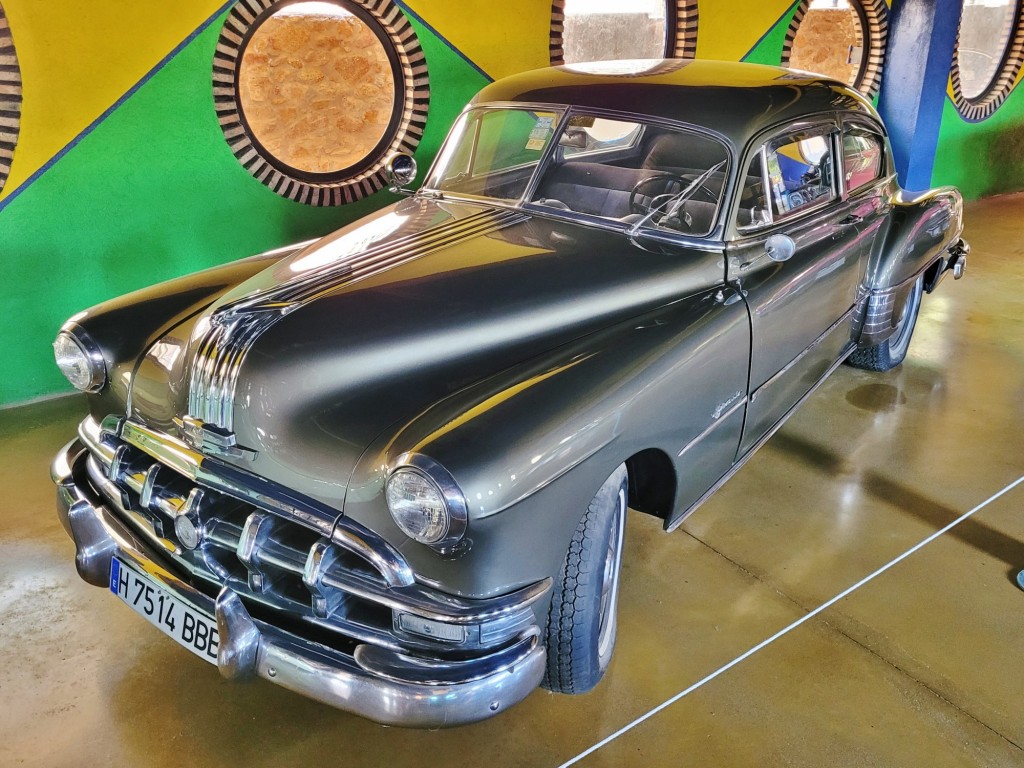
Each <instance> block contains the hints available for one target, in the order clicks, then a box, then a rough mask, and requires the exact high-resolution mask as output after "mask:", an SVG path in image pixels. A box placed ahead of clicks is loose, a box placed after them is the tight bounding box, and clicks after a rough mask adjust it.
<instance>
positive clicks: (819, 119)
mask: <svg viewBox="0 0 1024 768" xmlns="http://www.w3.org/2000/svg"><path fill="white" fill-rule="evenodd" d="M840 114H841V113H838V112H824V113H818V114H816V115H808V116H807V117H805V118H802V119H801V120H798V121H796V122H791V123H782V124H779V125H774V126H772V127H771V128H768V129H766V130H764V131H761V132H760V133H759V134H757V135H756V136H754V138H752V139H751V140H750V141H748V142H747V147H746V150H745V151H744V152H743V153H742V154H741V157H742V159H743V160H746V161H747V162H746V163H741V164H740V167H747V166H749V161H751V160H753V159H754V156H755V155H756V154H758V153H765V152H767V148H768V145H769V144H770V143H771V142H772V141H774V140H775V139H776V138H779V137H781V136H784V135H785V134H788V133H799V132H800V131H805V130H813V129H815V128H819V129H821V128H827V129H828V130H830V131H832V132H836V133H838V132H839V131H840V130H841V118H840ZM754 147H757V149H756V150H755V149H753V148H754ZM834 162H835V149H834V148H833V163H834ZM761 166H762V173H763V174H764V182H763V183H764V184H765V195H766V197H767V198H768V199H767V202H768V215H769V216H770V217H771V223H770V224H765V225H762V226H759V227H752V226H748V227H741V226H739V224H737V222H736V216H737V214H738V212H739V203H740V201H739V194H738V192H739V187H738V182H737V189H736V193H735V194H733V197H732V200H731V202H730V205H729V215H728V216H727V217H726V221H727V222H728V224H727V229H731V230H732V232H729V231H726V233H725V239H726V241H727V242H729V243H737V244H739V243H743V242H744V241H747V240H753V239H757V238H759V237H760V236H761V235H765V234H767V235H770V234H773V233H774V231H775V230H777V229H778V228H779V226H780V225H781V224H792V223H794V222H798V221H801V220H802V219H804V218H806V217H807V215H808V214H810V213H813V212H815V211H820V210H822V209H824V208H826V207H827V206H829V205H834V204H836V203H838V202H840V201H841V199H842V198H841V197H840V195H839V183H838V181H837V179H836V178H835V176H836V173H835V170H834V169H833V174H832V176H833V178H832V187H833V192H835V196H834V197H831V198H829V199H828V200H826V201H824V202H817V203H815V204H814V205H807V206H804V207H803V208H798V209H797V210H796V211H795V212H793V215H792V216H785V217H781V218H778V219H776V218H775V215H774V211H772V206H771V197H770V185H768V164H767V162H766V158H765V156H764V155H763V154H762V159H761Z"/></svg>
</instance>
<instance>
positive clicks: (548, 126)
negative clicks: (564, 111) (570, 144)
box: [526, 117, 555, 150]
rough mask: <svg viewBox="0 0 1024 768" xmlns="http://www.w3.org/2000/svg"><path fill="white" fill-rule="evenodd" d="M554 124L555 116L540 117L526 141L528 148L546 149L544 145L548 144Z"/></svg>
mask: <svg viewBox="0 0 1024 768" xmlns="http://www.w3.org/2000/svg"><path fill="white" fill-rule="evenodd" d="M554 124H555V118H553V117H538V118H537V122H536V123H535V124H534V126H533V130H532V131H530V136H529V138H528V139H527V141H526V148H527V149H533V150H540V149H544V145H545V144H547V142H548V139H549V138H550V137H551V132H552V128H553V127H554Z"/></svg>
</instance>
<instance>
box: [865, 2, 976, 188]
mask: <svg viewBox="0 0 1024 768" xmlns="http://www.w3.org/2000/svg"><path fill="white" fill-rule="evenodd" d="M960 10H961V4H960V0H893V3H892V11H891V13H890V14H889V43H888V47H887V50H886V56H885V69H884V71H883V72H882V87H881V90H880V92H879V96H878V111H879V112H880V113H881V115H882V119H883V120H885V125H886V127H887V128H888V129H889V138H890V140H891V141H892V151H893V155H894V160H895V161H896V172H897V174H898V175H899V179H900V184H901V185H903V187H904V188H906V189H908V190H914V191H918V190H922V189H927V188H928V187H929V186H931V180H932V167H933V166H934V164H935V149H936V147H937V146H938V143H939V124H940V122H941V121H942V107H943V104H944V103H945V100H946V83H947V81H948V80H949V70H950V67H951V66H952V62H953V49H954V47H955V46H956V33H957V28H958V27H959V25H960Z"/></svg>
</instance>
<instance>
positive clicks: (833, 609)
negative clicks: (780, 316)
mask: <svg viewBox="0 0 1024 768" xmlns="http://www.w3.org/2000/svg"><path fill="white" fill-rule="evenodd" d="M967 217H968V237H969V239H970V241H971V243H972V245H973V246H974V251H973V254H972V257H971V262H970V266H969V270H968V273H967V277H966V279H964V280H962V281H960V282H957V283H954V282H953V281H952V280H948V281H947V282H946V283H944V284H943V285H942V286H941V287H940V288H939V289H938V291H937V292H936V293H935V294H933V295H932V296H930V297H926V300H925V305H924V309H923V310H922V314H921V318H920V321H919V324H918V328H917V332H916V334H915V337H914V341H913V343H912V346H911V351H910V356H909V358H908V360H907V361H906V363H905V364H904V365H903V366H902V367H901V368H900V369H898V370H896V371H894V372H891V373H888V374H869V373H864V372H860V371H855V370H852V369H849V368H845V367H843V368H841V369H840V370H839V371H838V372H837V373H836V374H835V375H834V376H833V377H832V378H831V379H830V380H829V381H828V382H827V383H826V384H825V385H824V386H823V387H822V388H821V389H820V390H819V391H818V393H817V394H815V395H814V397H813V398H812V399H811V400H810V401H809V402H808V403H807V405H805V406H804V408H803V409H802V410H801V411H800V412H799V413H798V414H797V415H796V416H794V417H793V419H792V420H791V421H790V422H789V423H788V424H787V425H786V427H785V428H784V429H783V430H782V431H780V432H779V433H778V434H777V435H776V436H775V437H774V438H773V439H772V440H771V441H770V442H769V443H768V444H767V445H766V446H765V447H764V448H763V449H762V450H761V452H760V453H759V454H758V455H757V456H755V457H754V458H753V459H752V460H751V461H750V462H749V464H747V466H746V467H745V468H744V469H742V470H741V471H740V472H739V473H738V474H737V475H736V477H734V478H733V479H732V480H731V481H730V482H729V483H728V484H727V485H726V486H725V487H724V488H723V489H722V490H721V491H720V492H719V493H718V494H717V495H716V496H715V497H714V498H713V499H712V500H711V501H710V502H709V503H707V504H706V505H705V506H704V507H703V508H702V509H700V510H699V511H698V512H697V513H696V514H695V515H694V516H693V517H691V518H690V520H689V521H687V523H686V524H685V525H684V526H683V527H682V529H680V530H679V531H677V532H676V533H673V534H665V533H663V532H662V531H661V530H660V528H659V526H658V524H657V521H655V520H653V519H651V518H647V517H644V516H641V515H635V516H634V519H632V520H631V521H630V523H629V527H628V531H627V536H628V538H627V543H626V553H625V565H624V582H623V587H622V598H621V608H620V611H621V614H620V622H619V633H620V634H619V644H618V649H617V651H616V658H615V659H614V661H613V663H612V666H611V669H610V672H609V674H608V676H607V678H606V679H605V681H604V682H603V683H602V684H601V685H600V686H599V687H598V688H597V690H595V691H594V692H593V693H591V694H589V695H587V696H582V697H567V696H555V695H552V694H550V693H547V692H546V691H537V692H535V693H534V694H532V695H531V696H530V697H528V698H527V699H526V701H524V702H523V703H522V704H520V705H519V706H517V707H515V708H513V709H512V710H510V711H508V712H506V713H504V714H502V715H501V716H499V717H497V718H495V719H493V720H490V721H488V722H484V723H481V724H478V725H474V726H468V727H464V728H461V729H456V730H452V731H438V732H418V731H409V730H403V729H395V728H391V729H388V728H383V727H380V726H377V725H375V724H372V723H369V722H366V721H363V720H360V719H358V718H355V717H352V716H349V715H346V714H344V713H341V712H337V711H334V710H331V709H328V708H326V707H324V706H321V705H318V704H315V703H313V702H310V701H307V700H305V699H302V698H300V697H298V696H296V695H293V694H291V693H288V692H287V691H284V690H281V689H278V688H277V687H275V686H272V685H270V684H268V683H265V682H262V681H261V682H257V683H253V684H250V685H236V684H230V683H227V682H225V681H223V680H221V678H220V677H219V675H218V674H217V672H216V670H214V669H213V668H212V667H209V666H207V665H205V664H204V663H202V662H201V661H199V660H198V659H197V658H195V657H194V656H192V655H191V654H189V653H188V652H187V651H185V650H183V649H181V648H179V647H178V646H177V645H175V644H174V643H173V642H172V641H170V640H168V639H166V638H164V637H162V636H161V635H159V634H158V633H157V632H155V631H154V630H152V629H151V628H150V627H149V625H148V624H146V623H145V622H144V621H143V620H142V619H141V618H140V617H138V616H135V615H134V614H132V613H131V612H130V611H128V610H127V609H126V608H125V607H124V606H122V605H120V604H119V603H118V602H117V601H116V600H114V599H113V598H112V597H111V596H110V595H109V594H108V593H107V592H105V591H103V590H100V589H95V588H93V587H89V586H87V585H86V584H84V583H83V582H81V581H79V580H78V578H77V576H76V575H75V571H74V567H73V564H72V555H73V550H72V546H71V543H70V541H69V540H68V539H67V537H66V536H65V534H64V531H63V530H62V529H61V528H60V526H59V524H58V523H57V520H56V518H55V515H54V513H53V501H52V497H53V491H52V488H51V486H50V483H49V479H48V473H47V464H48V461H49V458H50V456H51V455H52V454H53V453H54V452H55V451H56V450H57V449H58V448H59V447H60V445H62V444H63V443H64V442H65V441H66V440H67V439H68V438H69V437H70V435H71V434H72V431H73V428H74V425H75V423H76V421H77V420H78V418H79V414H80V410H81V403H80V402H78V401H77V400H75V399H66V400H59V401H51V402H48V403H43V404H38V405H34V406H28V407H24V408H18V409H10V410H7V411H3V412H0V437H2V443H0V445H2V452H3V453H2V461H0V487H3V489H4V497H5V502H4V504H3V510H2V517H0V660H2V664H0V668H2V672H0V694H2V695H0V765H5V766H6V765H42V766H96V765H114V766H121V765H131V766H179V765H190V766H228V765H246V766H286V765H296V766H298V765H303V766H308V765H316V766H328V765H338V766H379V765H390V766H421V765H423V766H438V765H460V766H462V765H466V766H477V765H480V766H483V765H488V766H559V765H561V764H563V763H565V762H566V761H569V760H571V759H573V758H574V757H575V756H577V755H579V754H580V753H581V752H583V751H584V750H587V749H588V748H590V747H591V746H593V745H595V744H598V743H599V742H602V740H604V739H605V738H606V737H608V736H609V735H611V734H613V733H615V732H616V731H618V730H619V729H620V728H622V727H623V726H625V725H626V724H628V723H630V722H631V721H633V720H634V719H636V718H638V717H640V716H642V715H644V714H645V713H648V712H650V711H651V710H652V709H653V708H655V707H657V706H658V705H660V704H661V703H663V702H665V701H667V700H669V699H671V698H672V697H675V696H676V695H677V694H679V693H680V692H682V691H685V690H686V689H688V688H690V687H691V686H693V685H694V684H695V683H698V682H699V681H701V680H704V679H705V678H707V677H708V676H709V675H713V674H714V673H716V671H718V670H720V669H721V668H722V667H723V666H724V665H727V664H729V663H730V662H732V661H733V660H734V659H737V658H738V657H740V656H741V655H743V654H744V653H746V652H747V651H748V650H750V649H752V648H756V647H757V646H758V645H759V644H761V643H762V641H764V640H766V639H768V638H771V637H772V636H773V635H775V634H776V633H778V632H779V631H780V630H783V629H784V628H786V627H788V626H790V625H792V624H793V623H794V622H797V621H800V620H801V618H802V617H806V616H807V614H808V613H809V612H812V611H814V610H815V609H817V608H818V607H819V606H821V605H822V604H824V603H826V602H827V601H829V600H830V599H831V598H833V597H834V596H836V595H838V594H840V593H842V592H843V591H844V590H846V589H847V588H849V587H851V586H852V585H855V584H857V583H858V582H859V581H860V580H862V579H863V578H864V577H865V576H868V575H869V574H871V573H873V572H875V571H876V570H877V569H879V568H880V567H882V566H884V565H886V564H887V563H889V562H891V561H892V560H893V559H895V558H897V557H899V556H900V555H901V554H903V553H905V552H906V551H907V550H909V549H910V548H912V547H913V546H915V545H916V544H917V543H918V542H921V541H922V540H924V539H926V538H927V537H929V536H931V535H933V534H935V533H936V532H937V531H939V530H940V529H942V528H943V527H944V526H945V525H947V524H948V523H950V522H951V521H953V520H955V519H956V518H957V517H958V516H960V515H961V514H962V513H964V512H967V511H968V510H971V509H972V508H974V507H975V506H976V505H979V504H981V503H982V502H984V501H986V500H987V499H989V497H991V496H992V495H994V494H996V493H997V492H999V491H1001V490H1002V489H1004V488H1006V487H1007V486H1008V485H1009V484H1011V483H1012V482H1014V481H1015V480H1017V479H1018V478H1019V477H1020V476H1021V475H1022V474H1024V299H1022V294H1024V227H1022V222H1024V196H1014V197H1004V198H997V199H992V200H988V201H984V202H981V203H974V204H971V205H969V206H968V210H967ZM1020 568H1024V485H1021V486H1018V487H1016V488H1014V489H1012V490H1010V491H1009V492H1007V493H1006V494H1005V495H1003V496H1001V497H1000V498H998V499H996V500H994V501H992V502H990V503H988V504H987V505H985V506H984V507H983V508H982V509H980V510H979V511H977V512H976V513H975V514H974V515H973V516H971V517H970V518H969V519H967V520H966V521H964V522H963V523H961V524H960V525H958V526H957V527H955V528H953V529H952V530H950V531H949V532H948V533H945V534H943V535H941V536H940V537H938V538H937V539H936V540H935V541H933V542H932V543H930V544H928V545H927V546H925V547H923V548H921V549H920V550H919V551H916V552H915V553H913V554H911V555H910V556H908V557H906V558H905V559H904V560H902V561H901V562H899V563H898V564H896V565H894V566H893V567H892V568H890V569H888V570H886V571H885V572H884V573H882V574H881V575H879V576H878V577H877V578H875V579H873V580H871V581H870V582H868V583H866V584H864V585H863V586H861V587H859V588H857V589H855V590H854V591H853V592H852V593H850V594H849V595H848V596H846V597H845V598H843V599H842V600H840V601H838V602H836V603H835V604H833V605H831V606H830V607H828V608H827V609H825V610H823V611H821V612H820V613H818V614H816V615H814V616H812V617H811V618H810V619H808V620H806V621H804V622H803V623H801V624H799V625H798V626H796V627H795V628H793V629H792V630H791V631H789V632H786V633H784V634H782V635H781V636H779V637H778V638H777V639H776V640H774V642H772V643H770V644H768V645H766V646H765V647H763V648H762V649H760V650H757V651H756V652H754V653H752V654H751V655H750V656H749V657H747V658H745V659H744V660H743V661H741V662H739V663H737V664H735V665H734V666H732V667H731V668H729V669H727V670H725V671H723V672H721V673H720V674H718V675H717V676H715V677H713V679H711V680H710V681H708V682H706V683H705V684H704V685H702V686H699V687H697V688H696V689H695V690H693V691H692V692H690V693H689V694H687V695H685V696H683V697H682V698H679V699H678V700H677V701H676V702H675V703H673V704H672V705H671V706H668V707H666V708H664V709H663V710H661V711H659V712H657V713H656V714H654V715H652V716H651V717H650V718H649V719H647V720H645V721H644V722H643V723H642V724H639V725H638V726H637V727H635V728H632V729H630V730H628V731H627V732H625V733H624V734H622V735H621V736H619V737H618V738H616V739H614V740H613V741H611V742H609V743H607V744H606V745H604V746H602V747H600V748H599V749H597V750H596V751H594V752H592V753H591V754H590V755H588V756H586V757H584V758H583V759H582V760H581V761H580V763H579V764H580V765H584V766H603V765H606V766H621V765H656V766H662V765H665V766H669V765H671V766H689V765H699V766H824V765H829V766H929V767H930V768H934V767H936V766H1011V765H1012V766H1020V765H1024V716H1022V710H1024V592H1022V591H1021V590H1020V589H1019V588H1018V587H1017V586H1016V585H1015V583H1014V581H1013V576H1014V574H1015V573H1016V572H1017V570H1019V569H1020Z"/></svg>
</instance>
